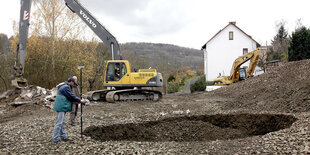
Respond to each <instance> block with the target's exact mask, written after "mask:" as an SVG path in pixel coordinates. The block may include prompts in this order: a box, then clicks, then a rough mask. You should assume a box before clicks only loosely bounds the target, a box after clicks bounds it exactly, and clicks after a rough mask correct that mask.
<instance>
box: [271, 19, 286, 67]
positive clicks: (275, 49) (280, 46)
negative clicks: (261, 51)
mask: <svg viewBox="0 0 310 155" xmlns="http://www.w3.org/2000/svg"><path fill="white" fill-rule="evenodd" d="M278 27H279V28H278V32H277V35H276V36H275V37H274V38H273V40H272V41H271V45H272V48H271V49H270V51H269V52H268V55H267V60H269V61H270V60H281V61H287V60H288V46H289V38H288V32H287V30H286V29H285V23H284V22H280V23H279V24H278Z"/></svg>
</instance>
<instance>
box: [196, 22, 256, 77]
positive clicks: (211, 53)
mask: <svg viewBox="0 0 310 155" xmlns="http://www.w3.org/2000/svg"><path fill="white" fill-rule="evenodd" d="M259 46H260V45H259V44H258V43H257V42H256V41H255V40H254V39H253V38H252V37H251V36H250V35H248V34H246V33H245V32H244V31H242V30H241V29H240V28H239V27H237V26H236V22H229V24H228V25H227V26H225V27H224V28H223V29H222V30H220V31H219V32H218V33H216V34H215V35H214V36H213V37H212V38H211V39H210V40H209V41H208V42H207V43H205V44H204V45H203V46H202V48H201V50H203V52H204V73H205V75H206V80H207V81H213V80H214V79H215V78H216V77H218V76H219V75H221V76H229V75H230V71H231V68H232V64H233V62H234V61H235V59H236V58H238V57H239V56H242V55H243V54H244V53H246V52H251V51H253V50H255V49H256V48H257V47H259ZM244 65H246V66H248V65H249V62H247V63H245V64H244Z"/></svg>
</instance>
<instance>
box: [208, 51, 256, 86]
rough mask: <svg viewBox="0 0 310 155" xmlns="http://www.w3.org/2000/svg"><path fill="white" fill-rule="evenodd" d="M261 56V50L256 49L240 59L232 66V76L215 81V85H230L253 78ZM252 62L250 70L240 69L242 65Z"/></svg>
mask: <svg viewBox="0 0 310 155" xmlns="http://www.w3.org/2000/svg"><path fill="white" fill-rule="evenodd" d="M259 56H260V50H259V49H256V50H254V51H252V52H249V53H246V54H244V55H242V56H240V57H238V58H237V59H236V60H235V61H234V63H233V66H232V69H231V72H230V76H223V77H218V78H216V79H214V85H215V86H220V85H230V84H233V83H235V82H238V81H241V80H245V79H247V78H251V77H253V73H254V69H255V67H256V65H257V62H258V58H259ZM249 60H250V65H249V68H248V69H247V68H240V67H241V65H242V64H244V63H245V62H247V61H249Z"/></svg>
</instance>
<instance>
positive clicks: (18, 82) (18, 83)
mask: <svg viewBox="0 0 310 155" xmlns="http://www.w3.org/2000/svg"><path fill="white" fill-rule="evenodd" d="M11 82H12V83H11V84H12V86H13V87H15V88H18V89H21V88H23V87H27V86H28V82H27V80H26V79H25V78H22V77H17V78H15V79H14V80H12V81H11Z"/></svg>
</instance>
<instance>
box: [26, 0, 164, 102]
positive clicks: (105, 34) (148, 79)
mask: <svg viewBox="0 0 310 155" xmlns="http://www.w3.org/2000/svg"><path fill="white" fill-rule="evenodd" d="M64 1H65V3H66V6H67V7H68V8H69V9H70V10H71V11H72V12H73V13H76V14H77V15H78V16H79V17H80V18H81V19H82V20H83V21H84V22H85V23H86V25H87V26H88V27H89V28H90V29H91V30H92V31H93V32H94V33H95V34H96V35H97V36H98V37H99V38H100V39H101V40H102V41H103V43H104V44H105V45H106V47H107V48H108V50H109V51H110V52H111V55H112V60H109V61H107V63H106V70H105V74H104V75H105V78H104V86H105V87H107V88H108V89H106V90H96V91H92V92H88V94H87V98H88V99H90V100H96V101H99V100H101V101H108V102H115V101H128V100H153V101H158V100H159V99H160V98H161V97H162V93H161V92H160V91H157V90H151V89H144V87H162V86H163V78H162V75H161V73H158V72H157V71H156V69H139V70H138V71H137V72H131V67H130V63H129V61H127V60H121V55H120V46H119V44H118V42H117V40H116V38H115V37H114V36H113V35H112V34H111V33H110V32H109V31H108V30H107V29H106V28H105V27H104V26H102V24H100V23H99V22H98V20H96V19H95V18H94V17H93V16H92V15H91V14H90V12H89V11H88V10H86V9H85V8H84V7H83V6H82V5H81V4H80V3H79V2H78V0H64ZM26 4H27V5H29V7H28V8H29V11H30V5H31V0H21V6H22V7H21V8H23V7H24V5H26ZM29 11H28V15H29ZM28 25H29V16H28ZM24 29H27V32H28V27H26V28H24ZM21 33H23V34H24V35H26V40H27V34H25V32H24V31H21V30H20V36H21ZM20 40H21V38H20ZM23 46H24V47H25V48H26V44H24V45H23ZM22 58H23V59H22ZM24 58H25V51H24V52H23V55H22V54H21V56H20V60H23V62H24ZM21 62H22V61H21ZM23 67H24V63H23V66H22V68H23Z"/></svg>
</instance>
